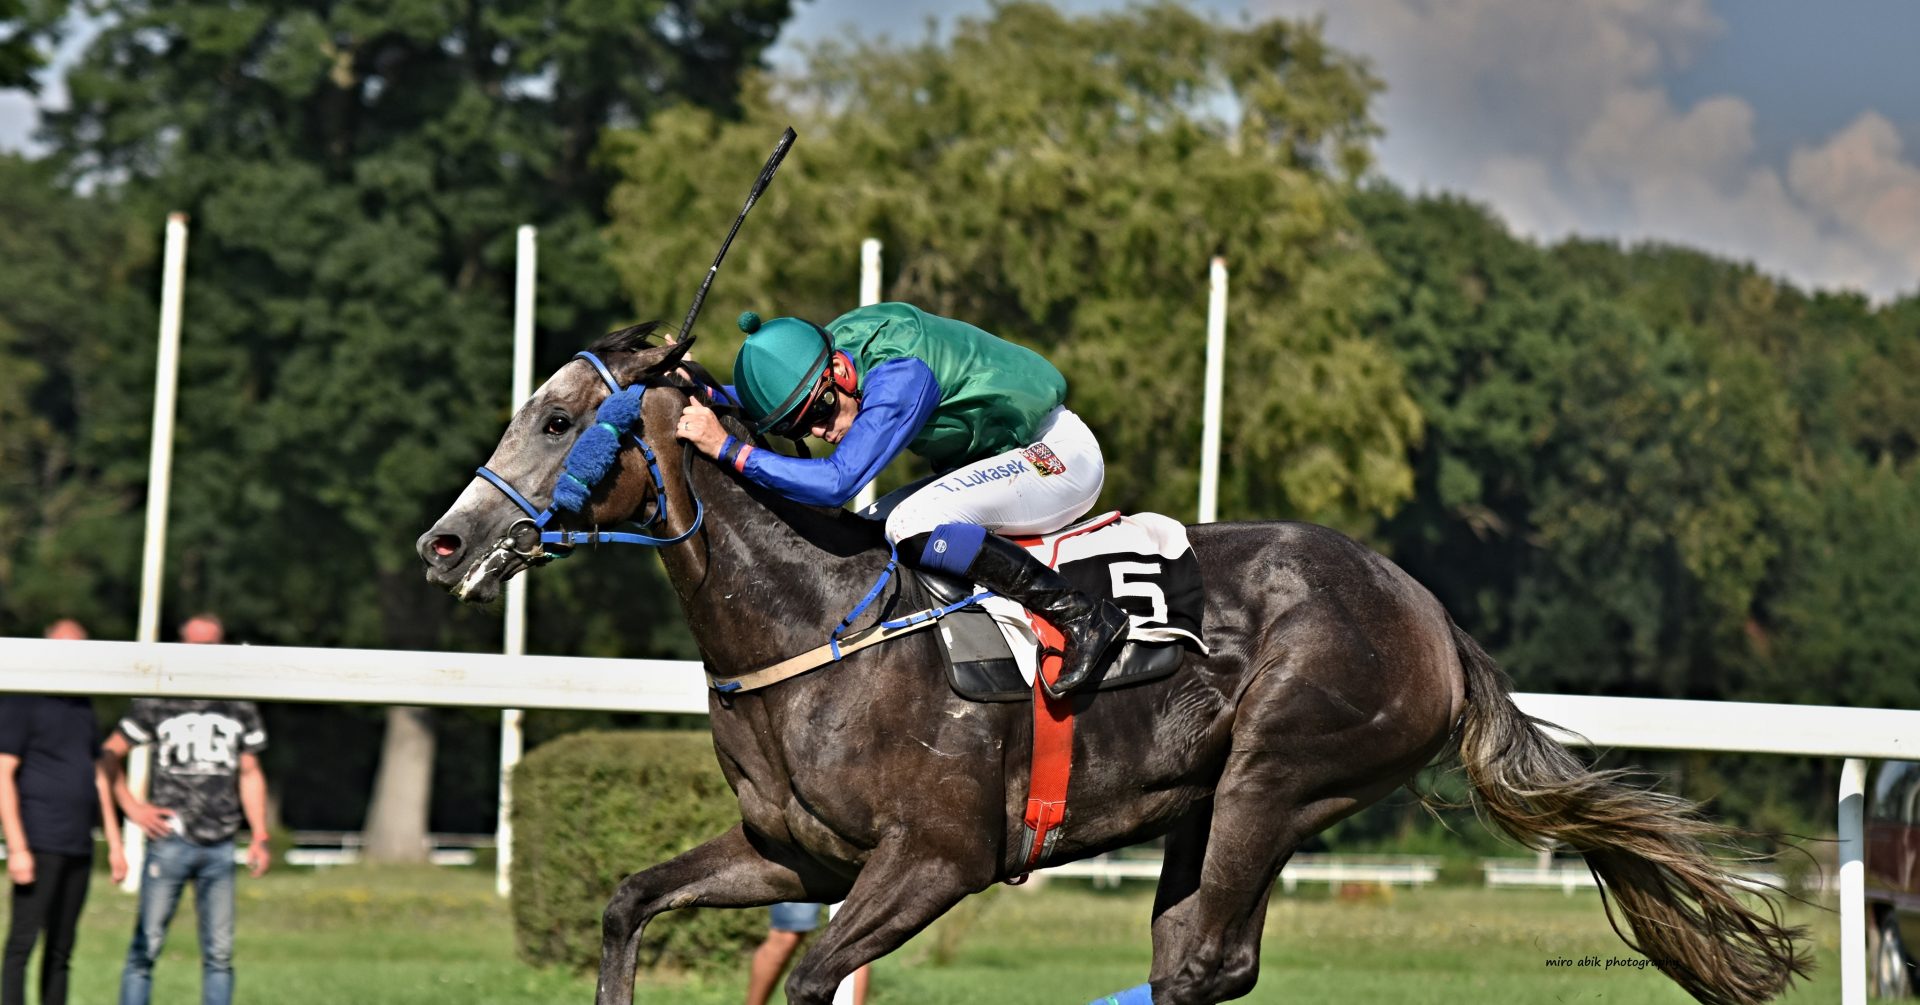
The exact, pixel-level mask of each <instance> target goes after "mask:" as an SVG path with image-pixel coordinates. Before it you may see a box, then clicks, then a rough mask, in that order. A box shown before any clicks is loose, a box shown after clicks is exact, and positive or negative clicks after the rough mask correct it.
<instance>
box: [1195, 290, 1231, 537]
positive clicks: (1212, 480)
mask: <svg viewBox="0 0 1920 1005" xmlns="http://www.w3.org/2000/svg"><path fill="white" fill-rule="evenodd" d="M1226 356H1227V260H1226V259H1224V258H1220V257H1218V256H1216V257H1215V258H1214V260H1213V265H1212V268H1211V269H1209V270H1208V276H1207V384H1206V404H1205V405H1204V406H1203V409H1202V411H1201V413H1200V522H1201V523H1212V522H1213V521H1214V520H1215V519H1217V518H1218V517H1219V515H1220V395H1221V390H1222V385H1223V384H1224V382H1225V380H1226V365H1227V364H1226Z"/></svg>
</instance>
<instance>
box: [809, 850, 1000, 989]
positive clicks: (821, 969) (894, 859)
mask: <svg viewBox="0 0 1920 1005" xmlns="http://www.w3.org/2000/svg"><path fill="white" fill-rule="evenodd" d="M924 842H925V836H924V835H921V836H918V837H917V838H898V839H895V840H891V841H889V842H887V843H884V844H882V845H881V846H880V847H879V848H876V849H875V850H874V853H873V855H872V857H870V858H869V859H868V860H867V864H866V866H865V867H864V868H862V869H861V870H860V878H859V879H858V880H856V881H855V882H854V884H853V890H852V892H851V893H849V894H848V895H847V902H846V903H845V904H843V905H841V908H840V911H839V913H837V914H835V915H834V917H833V920H832V921H831V922H830V923H828V925H827V929H826V933H825V934H824V935H822V936H821V938H820V942H819V943H818V944H817V945H816V946H814V948H813V950H812V951H811V952H809V953H807V955H806V957H805V958H804V959H802V960H801V961H800V962H799V963H798V964H797V965H795V966H794V968H793V973H792V975H790V976H789V977H788V978H787V1001H788V1002H789V1003H791V1005H827V1003H829V1002H831V1001H832V1000H833V992H834V989H835V988H837V987H839V986H840V982H841V981H842V980H845V979H846V977H847V976H848V975H849V974H851V973H853V972H854V971H855V970H858V969H860V967H861V966H863V965H865V964H867V963H871V962H873V961H874V960H877V959H879V958H880V957H882V956H885V955H886V954H888V953H890V952H892V951H893V950H895V949H897V948H899V947H900V946H901V945H902V944H904V943H905V942H906V941H907V940H908V939H910V938H912V937H913V936H914V934H915V933H916V932H918V931H920V930H921V929H922V928H925V927H926V926H927V925H928V924H929V923H931V922H932V921H933V919H935V918H938V917H939V916H940V915H942V914H945V913H946V912H947V910H948V909H949V908H951V907H952V906H953V905H955V904H957V903H959V902H960V901H961V900H962V899H963V898H964V897H966V896H967V894H970V893H973V892H975V891H977V890H982V889H985V888H986V887H987V885H988V884H990V883H992V882H993V862H992V861H991V859H990V858H989V857H988V856H984V855H982V856H977V857H976V859H977V860H976V859H970V860H968V861H965V862H961V861H956V860H955V859H954V858H953V857H942V856H941V854H940V852H939V850H938V849H935V848H929V847H927V846H926V845H925V843H924Z"/></svg>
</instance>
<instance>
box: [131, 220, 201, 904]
mask: <svg viewBox="0 0 1920 1005" xmlns="http://www.w3.org/2000/svg"><path fill="white" fill-rule="evenodd" d="M186 280H187V214H185V213H168V214H167V250H166V257H165V258H163V259H162V260H161V269H160V350H159V353H158V354H157V355H156V357H155V358H154V364H153V434H152V441H151V443H150V444H149V445H148V453H147V537H146V542H145V545H144V546H143V548H142V549H141V556H140V620H139V623H138V626H137V627H136V628H135V635H134V638H135V640H136V641H139V642H158V641H160V594H161V580H162V577H163V576H164V575H165V573H166V566H167V501H168V498H169V497H170V496H171V495H172V493H173V413H174V397H175V391H176V390H177V389H178V387H179V383H180V316H181V305H182V302H183V299H184V297H185V295H186ZM149 758H150V751H149V749H148V747H147V745H145V744H141V745H140V746H137V747H135V748H133V750H132V751H130V752H129V753H128V754H127V787H128V788H129V789H132V790H133V793H134V795H137V796H140V797H142V798H145V797H146V794H147V771H148V762H149ZM146 851H147V836H146V834H144V833H142V832H141V830H140V828H138V827H128V828H126V853H127V862H128V863H129V864H130V865H131V868H129V869H128V870H127V878H126V879H125V880H124V881H123V882H122V883H121V884H120V888H121V889H123V890H125V891H127V892H128V893H139V892H140V873H141V868H142V863H144V862H145V861H146Z"/></svg>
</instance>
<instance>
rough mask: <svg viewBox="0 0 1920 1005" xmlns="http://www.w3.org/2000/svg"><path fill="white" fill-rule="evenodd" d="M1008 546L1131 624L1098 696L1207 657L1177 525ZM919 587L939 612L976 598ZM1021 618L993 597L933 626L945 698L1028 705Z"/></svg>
mask: <svg viewBox="0 0 1920 1005" xmlns="http://www.w3.org/2000/svg"><path fill="white" fill-rule="evenodd" d="M1012 540H1013V541H1015V543H1017V544H1019V545H1021V546H1022V547H1025V548H1026V549H1027V550H1028V552H1030V553H1031V554H1032V555H1033V556H1034V557H1035V558H1037V559H1039V560H1040V561H1041V562H1044V563H1046V564H1047V565H1049V566H1052V567H1053V568H1056V569H1058V570H1060V574H1061V575H1063V576H1065V577H1066V578H1067V581H1068V582H1070V583H1072V584H1073V585H1074V587H1075V588H1076V589H1079V590H1082V591H1084V592H1086V593H1087V594H1089V595H1091V596H1095V597H1104V598H1106V599H1108V600H1111V601H1113V602H1114V603H1115V604H1117V605H1119V606H1120V608H1121V609H1122V610H1125V611H1126V612H1127V614H1128V615H1130V617H1131V621H1132V625H1131V627H1130V629H1129V631H1128V633H1127V641H1126V643H1125V644H1124V645H1123V646H1122V647H1121V649H1120V652H1119V656H1118V657H1117V658H1116V659H1114V661H1113V663H1112V665H1111V666H1110V667H1108V668H1106V672H1105V673H1104V674H1102V675H1101V677H1100V680H1099V682H1098V684H1097V686H1098V687H1099V688H1101V689H1103V690H1104V689H1106V688H1111V687H1120V686H1124V685H1129V684H1141V683H1145V682H1147V681H1151V680H1158V679H1160V678H1162V677H1165V676H1167V675H1168V674H1171V673H1173V671H1174V670H1176V669H1178V668H1179V666H1180V663H1181V661H1182V660H1183V659H1184V658H1185V652H1184V650H1189V649H1190V650H1192V651H1194V652H1198V653H1201V654H1203V655H1204V654H1205V653H1206V652H1207V645H1206V642H1205V641H1204V640H1203V639H1202V637H1201V616H1202V614H1203V612H1204V611H1205V610H1206V591H1205V588H1204V586H1203V584H1202V582H1201V579H1200V563H1199V560H1198V559H1196V558H1195V557H1194V554H1193V547H1192V545H1190V544H1189V543H1188V542H1187V529H1186V527H1185V526H1183V525H1182V524H1181V523H1180V522H1179V521H1178V520H1174V519H1172V518H1171V517H1166V516H1162V515H1160V514H1158V513H1135V514H1128V515H1122V514H1120V513H1118V512H1114V513H1104V514H1101V515H1100V516H1096V517H1093V518H1091V519H1088V520H1084V521H1081V522H1080V523H1078V524H1075V525H1073V526H1071V527H1068V528H1066V529H1064V530H1060V531H1056V532H1054V533H1052V534H1047V535H1043V536H1040V537H1020V538H1013V539H1012ZM922 579H923V580H924V581H925V583H926V585H927V587H928V589H929V590H930V591H931V592H932V593H933V594H934V596H935V597H936V598H939V599H940V600H941V602H942V603H951V602H953V601H955V600H958V599H960V598H962V597H965V596H968V595H970V594H971V593H973V592H978V590H977V589H970V588H969V584H966V583H962V582H960V581H959V580H955V579H951V578H948V577H943V576H935V575H928V574H925V573H922ZM1030 617H1031V616H1030V615H1029V614H1028V613H1027V610H1026V608H1024V607H1022V606H1020V604H1019V602H1017V601H1014V600H1010V599H1008V598H1006V597H1002V596H999V595H995V596H992V597H989V598H987V599H986V600H983V601H981V602H980V603H979V604H977V605H975V606H974V607H968V608H963V609H962V610H959V611H956V612H954V613H953V614H950V615H947V616H946V617H945V618H944V619H942V620H941V622H940V624H939V629H940V638H941V641H942V642H944V643H945V645H946V650H947V667H948V680H949V681H950V682H951V683H952V685H953V689H954V691H955V692H956V693H958V694H959V695H960V696H961V697H964V698H971V699H973V700H975V701H1025V700H1027V699H1029V698H1031V697H1032V696H1033V677H1034V673H1035V671H1036V668H1037V667H1038V665H1039V662H1040V637H1039V635H1038V633H1037V632H1036V631H1035V630H1034V626H1033V623H1032V621H1031V620H1030Z"/></svg>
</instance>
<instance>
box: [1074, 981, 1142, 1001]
mask: <svg viewBox="0 0 1920 1005" xmlns="http://www.w3.org/2000/svg"><path fill="white" fill-rule="evenodd" d="M1088 1005H1153V988H1151V987H1150V986H1148V985H1145V984H1142V985H1140V986H1138V987H1131V988H1128V989H1126V990H1125V991H1116V992H1114V993H1113V994H1110V995H1108V996H1106V997H1105V998H1096V999H1094V1000H1093V1001H1091V1002H1089V1003H1088Z"/></svg>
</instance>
